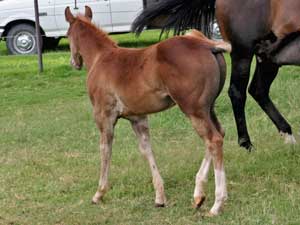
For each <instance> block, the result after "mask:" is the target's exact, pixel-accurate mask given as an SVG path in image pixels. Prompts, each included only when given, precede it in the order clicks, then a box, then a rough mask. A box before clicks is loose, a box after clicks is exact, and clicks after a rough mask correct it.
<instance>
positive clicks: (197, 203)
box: [194, 196, 205, 209]
mask: <svg viewBox="0 0 300 225" xmlns="http://www.w3.org/2000/svg"><path fill="white" fill-rule="evenodd" d="M194 201H195V202H194V208H195V209H199V208H200V207H201V206H202V204H203V202H204V201H205V196H201V197H196V198H195V199H194Z"/></svg>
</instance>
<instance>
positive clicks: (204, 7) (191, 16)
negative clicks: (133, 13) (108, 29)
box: [132, 0, 216, 37]
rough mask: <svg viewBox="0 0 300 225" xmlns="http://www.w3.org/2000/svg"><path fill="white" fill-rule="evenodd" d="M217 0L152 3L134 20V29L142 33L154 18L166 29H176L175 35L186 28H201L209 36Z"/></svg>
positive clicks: (164, 0) (182, 0)
mask: <svg viewBox="0 0 300 225" xmlns="http://www.w3.org/2000/svg"><path fill="white" fill-rule="evenodd" d="M215 3H216V0H161V1H159V2H158V3H155V4H152V5H150V6H149V7H148V8H146V9H144V10H143V11H142V13H141V14H140V15H139V16H138V17H137V18H136V19H135V21H134V22H133V26H132V30H133V31H134V32H136V33H137V34H140V33H141V32H142V31H143V29H144V27H145V26H148V25H151V22H153V21H154V20H159V22H161V23H162V27H163V30H162V32H164V31H167V32H168V31H169V30H170V29H174V35H179V34H181V33H182V32H183V31H184V30H186V29H191V28H195V29H198V30H201V31H203V32H204V33H205V35H207V36H208V37H210V36H211V33H212V22H213V21H214V16H215Z"/></svg>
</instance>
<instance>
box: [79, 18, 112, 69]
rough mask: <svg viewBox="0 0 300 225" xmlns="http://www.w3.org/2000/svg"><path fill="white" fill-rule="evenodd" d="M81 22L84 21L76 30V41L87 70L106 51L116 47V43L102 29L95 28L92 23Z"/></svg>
mask: <svg viewBox="0 0 300 225" xmlns="http://www.w3.org/2000/svg"><path fill="white" fill-rule="evenodd" d="M82 23H84V24H83V25H84V26H81V29H80V31H79V32H78V42H79V46H80V54H81V56H82V58H83V61H84V63H85V65H86V67H87V70H88V71H89V70H90V68H91V67H92V66H93V64H94V62H95V60H97V59H98V58H99V57H101V55H103V54H105V53H106V52H108V51H111V50H112V49H115V48H117V44H116V43H115V42H114V41H112V40H111V39H110V38H109V37H108V35H107V34H106V33H105V32H104V31H102V30H100V29H98V28H96V27H95V26H94V25H93V24H88V23H86V22H82Z"/></svg>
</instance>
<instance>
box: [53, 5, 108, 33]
mask: <svg viewBox="0 0 300 225" xmlns="http://www.w3.org/2000/svg"><path fill="white" fill-rule="evenodd" d="M86 5H88V6H89V7H91V9H92V11H93V22H94V23H95V24H96V25H97V26H99V27H101V28H102V29H103V30H105V31H106V32H112V24H111V12H110V0H77V4H76V6H77V7H75V0H55V18H56V24H57V27H58V29H59V32H60V35H61V36H65V35H66V33H67V30H68V28H69V24H68V23H67V22H66V20H65V8H66V7H67V6H69V7H70V9H71V11H72V13H73V14H77V13H82V14H84V10H85V6H86Z"/></svg>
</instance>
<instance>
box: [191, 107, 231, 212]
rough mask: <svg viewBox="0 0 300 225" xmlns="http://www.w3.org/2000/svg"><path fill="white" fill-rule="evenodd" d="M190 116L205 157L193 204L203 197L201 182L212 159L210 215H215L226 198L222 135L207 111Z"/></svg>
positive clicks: (200, 202)
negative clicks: (213, 190)
mask: <svg viewBox="0 0 300 225" xmlns="http://www.w3.org/2000/svg"><path fill="white" fill-rule="evenodd" d="M190 118H191V121H192V124H193V127H194V128H195V129H196V131H197V132H198V134H199V135H200V137H202V138H203V140H204V142H205V145H206V152H205V158H204V159H203V161H202V164H201V167H200V169H199V171H198V173H197V176H196V186H195V191H194V200H195V204H196V206H198V207H199V206H201V204H202V202H203V201H204V199H205V196H204V190H203V188H204V187H203V184H204V183H205V182H206V180H207V175H208V171H209V166H210V162H211V159H212V160H213V164H214V173H215V203H214V205H213V207H212V208H211V210H210V215H217V214H219V213H220V211H221V210H222V207H223V205H224V202H225V200H226V199H227V188H226V178H225V170H224V163H223V136H222V135H221V133H220V132H219V131H218V130H217V127H216V126H215V124H214V122H213V121H212V120H211V115H210V113H209V112H203V113H202V114H200V115H198V116H190Z"/></svg>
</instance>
